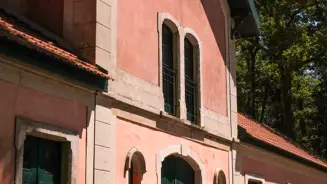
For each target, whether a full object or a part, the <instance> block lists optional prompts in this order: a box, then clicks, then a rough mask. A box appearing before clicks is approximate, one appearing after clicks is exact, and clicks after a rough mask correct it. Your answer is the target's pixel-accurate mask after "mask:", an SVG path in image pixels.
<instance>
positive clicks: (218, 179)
mask: <svg viewBox="0 0 327 184" xmlns="http://www.w3.org/2000/svg"><path fill="white" fill-rule="evenodd" d="M213 184H226V175H225V173H224V171H222V170H221V169H219V168H218V169H216V172H215V176H214V182H213Z"/></svg>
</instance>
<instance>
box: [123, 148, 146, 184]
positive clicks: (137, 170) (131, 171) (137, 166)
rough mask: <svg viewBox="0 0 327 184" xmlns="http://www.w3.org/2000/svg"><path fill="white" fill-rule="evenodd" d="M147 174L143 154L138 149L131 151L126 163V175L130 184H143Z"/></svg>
mask: <svg viewBox="0 0 327 184" xmlns="http://www.w3.org/2000/svg"><path fill="white" fill-rule="evenodd" d="M145 172H146V166H145V160H144V157H143V155H142V153H141V152H140V151H138V150H137V149H136V148H133V149H131V150H130V151H129V152H128V154H127V157H126V162H125V175H126V174H127V176H128V184H141V181H142V179H143V174H144V173H145Z"/></svg>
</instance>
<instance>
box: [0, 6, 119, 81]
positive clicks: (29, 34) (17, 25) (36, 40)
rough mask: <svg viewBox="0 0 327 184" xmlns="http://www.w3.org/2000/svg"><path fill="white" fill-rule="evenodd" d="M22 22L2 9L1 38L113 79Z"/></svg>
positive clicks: (0, 12) (0, 15) (0, 21)
mask: <svg viewBox="0 0 327 184" xmlns="http://www.w3.org/2000/svg"><path fill="white" fill-rule="evenodd" d="M22 24H23V23H22V22H21V21H19V20H18V19H17V18H15V17H14V16H11V15H9V14H7V13H6V12H4V11H3V10H1V9H0V36H4V37H6V38H7V39H10V40H12V41H15V42H17V43H19V44H21V45H24V46H26V47H29V48H32V49H35V50H37V51H38V52H42V53H45V54H47V55H49V56H51V57H56V58H58V59H59V60H60V61H63V62H66V63H68V64H71V65H73V66H75V67H78V68H80V69H83V70H85V71H88V72H91V73H93V74H95V75H98V76H100V77H104V78H107V79H113V78H112V77H111V76H109V75H108V74H106V73H104V72H102V71H100V70H99V69H98V68H97V67H96V66H95V65H92V64H90V63H87V62H85V61H82V60H80V59H78V57H77V56H76V55H74V54H72V53H70V52H68V51H66V50H64V49H62V48H59V47H58V46H56V45H54V44H53V43H52V42H51V41H49V40H48V39H46V38H45V37H43V36H42V35H41V34H38V32H36V31H34V30H31V29H29V28H28V26H26V25H24V26H22Z"/></svg>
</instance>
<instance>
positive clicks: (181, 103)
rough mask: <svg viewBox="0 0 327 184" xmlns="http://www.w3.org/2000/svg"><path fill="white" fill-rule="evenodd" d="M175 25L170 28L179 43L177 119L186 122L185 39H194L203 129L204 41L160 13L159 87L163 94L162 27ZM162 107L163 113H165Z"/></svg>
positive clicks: (199, 118)
mask: <svg viewBox="0 0 327 184" xmlns="http://www.w3.org/2000/svg"><path fill="white" fill-rule="evenodd" d="M167 22H168V23H169V24H173V25H172V26H169V25H168V26H169V27H170V28H171V29H172V31H173V33H174V34H177V35H178V36H177V37H178V40H176V41H177V46H178V48H177V56H176V58H177V60H176V61H175V62H176V63H175V64H176V65H177V80H176V82H177V92H176V93H177V94H176V98H177V99H176V101H177V113H176V115H177V117H178V118H180V119H182V120H186V119H187V118H186V103H185V79H184V77H185V76H184V38H185V37H188V38H190V37H191V38H192V39H191V40H192V41H193V42H192V43H193V44H194V46H196V47H197V51H196V54H197V56H196V57H195V59H196V60H197V62H198V63H197V84H198V87H197V88H198V89H197V93H198V94H197V112H196V113H197V122H196V123H197V125H199V126H201V127H203V126H204V123H203V120H202V119H203V118H202V111H203V97H202V96H203V95H202V93H203V88H202V57H203V56H202V54H203V46H202V41H201V40H200V38H199V36H198V35H197V34H196V32H195V31H194V30H192V29H191V28H183V27H182V26H181V25H180V24H179V22H178V21H177V20H176V19H175V18H174V17H173V16H172V15H170V14H169V13H158V25H157V26H158V27H157V31H158V36H159V38H158V40H159V87H160V91H161V92H162V88H163V84H162V77H163V76H162V25H163V24H164V23H167ZM163 108H164V107H162V111H163Z"/></svg>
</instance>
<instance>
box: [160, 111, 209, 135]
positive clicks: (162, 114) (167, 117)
mask: <svg viewBox="0 0 327 184" xmlns="http://www.w3.org/2000/svg"><path fill="white" fill-rule="evenodd" d="M160 118H162V119H164V120H168V121H172V122H174V123H180V124H183V125H186V126H188V127H191V128H195V129H197V130H201V131H206V130H205V127H204V126H200V125H197V124H194V123H191V122H190V121H189V120H186V119H180V118H178V117H176V116H173V115H170V114H168V113H167V112H165V111H160Z"/></svg>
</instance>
